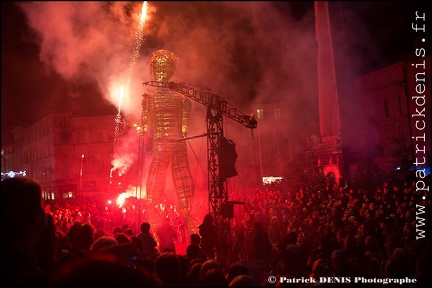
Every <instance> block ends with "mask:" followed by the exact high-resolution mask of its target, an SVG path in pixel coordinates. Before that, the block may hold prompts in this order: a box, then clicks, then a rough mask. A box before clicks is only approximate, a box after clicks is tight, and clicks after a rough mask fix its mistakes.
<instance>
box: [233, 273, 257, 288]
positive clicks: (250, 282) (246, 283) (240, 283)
mask: <svg viewBox="0 0 432 288" xmlns="http://www.w3.org/2000/svg"><path fill="white" fill-rule="evenodd" d="M228 287H259V286H258V284H257V282H256V281H255V279H254V278H253V277H252V276H250V275H245V274H243V275H238V276H237V277H235V278H234V279H233V280H232V281H231V282H229V284H228Z"/></svg>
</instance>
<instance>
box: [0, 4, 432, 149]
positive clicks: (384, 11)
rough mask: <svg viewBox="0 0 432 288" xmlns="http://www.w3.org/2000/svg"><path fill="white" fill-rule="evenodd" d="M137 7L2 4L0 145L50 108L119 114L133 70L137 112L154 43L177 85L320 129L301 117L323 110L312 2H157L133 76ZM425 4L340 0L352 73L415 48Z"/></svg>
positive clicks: (133, 111)
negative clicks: (172, 63) (268, 108)
mask: <svg viewBox="0 0 432 288" xmlns="http://www.w3.org/2000/svg"><path fill="white" fill-rule="evenodd" d="M142 3H143V2H125V1H123V2H39V1H36V2H7V1H6V2H2V3H1V13H2V15H1V19H2V20H1V21H2V30H1V37H2V44H1V45H2V46H1V49H2V53H1V57H2V59H1V65H2V70H1V77H2V85H1V87H2V88H1V93H2V94H1V95H2V96H1V97H2V103H1V106H2V107H1V108H2V126H1V129H2V146H3V145H5V144H7V143H10V142H11V140H12V139H11V134H10V131H11V130H12V129H14V128H15V127H16V126H18V125H28V124H29V123H32V122H33V121H37V120H39V119H41V118H42V117H44V116H45V115H47V114H48V113H51V112H54V111H66V110H69V111H70V110H72V111H73V112H74V113H75V115H77V116H92V115H93V116H97V115H104V114H108V113H111V114H115V113H116V111H117V110H116V109H117V103H118V102H116V101H117V98H116V96H115V94H116V93H117V92H116V91H118V87H119V86H120V85H121V83H125V81H126V77H127V75H129V77H130V97H129V98H127V99H126V100H125V102H124V106H123V107H124V108H123V109H124V112H125V113H126V114H127V115H129V116H130V117H131V118H134V119H138V118H139V114H140V112H141V111H140V106H141V105H140V104H141V96H142V94H143V93H144V92H145V89H146V88H145V87H143V85H142V83H143V82H145V81H149V80H150V78H149V71H148V62H149V59H150V58H151V53H152V52H153V51H155V50H157V49H168V50H171V51H173V52H174V53H175V54H176V55H177V56H178V57H179V59H178V69H177V73H176V77H177V78H175V79H173V80H174V81H178V82H185V83H186V84H188V85H190V86H192V87H196V88H200V89H210V91H212V92H213V93H216V94H218V95H220V96H221V97H222V98H224V99H226V100H228V101H229V102H230V103H231V104H233V105H234V106H236V107H238V108H239V109H240V110H241V111H244V112H246V113H248V112H249V111H250V109H252V108H254V107H255V106H254V103H256V102H266V101H271V100H272V99H273V100H274V99H278V101H280V102H281V101H286V106H287V107H290V108H289V109H291V110H289V111H288V113H291V114H292V119H291V120H292V121H290V125H291V126H290V128H291V129H296V127H298V129H310V130H316V129H317V123H316V120H317V119H318V117H317V116H312V117H301V115H296V114H295V111H302V115H307V114H310V115H315V114H316V111H317V108H316V97H317V92H316V89H315V88H316V79H315V78H316V71H315V69H316V67H315V65H316V42H315V36H314V29H315V28H314V15H313V2H307V1H306V2H304V1H302V2H282V3H280V2H244V1H240V2H230V1H228V2H157V1H156V2H150V3H149V8H148V9H149V10H148V18H147V20H146V22H145V24H144V27H143V33H142V35H143V38H142V45H141V46H140V49H139V57H138V58H137V61H136V63H134V68H133V70H132V72H130V71H131V70H128V69H130V67H131V66H130V65H131V62H132V60H131V59H132V58H133V57H132V54H133V49H134V48H133V47H134V45H135V43H136V37H135V32H136V30H137V24H138V20H139V19H138V17H139V13H140V12H141V8H142ZM425 5H426V4H425V3H424V2H421V4H420V2H413V1H394V2H390V1H382V2H379V1H378V2H365V1H359V2H351V1H350V2H340V9H342V11H343V13H344V16H345V21H346V22H345V23H346V29H347V35H349V36H348V39H347V41H348V42H349V43H350V44H351V50H350V51H351V53H352V55H351V57H352V59H353V65H354V66H353V70H354V73H355V74H356V75H361V74H363V73H366V72H367V71H370V70H372V69H375V68H377V67H380V66H383V65H386V64H389V63H392V62H394V61H397V60H400V59H402V58H404V57H405V56H407V55H408V56H409V55H412V54H413V53H414V52H413V51H414V47H415V37H417V35H415V33H414V32H413V31H412V30H411V24H410V23H411V22H412V21H413V18H414V11H415V10H420V11H424V12H426V11H427V10H426V8H425ZM341 30H342V29H341ZM338 32H340V31H337V32H335V33H338ZM338 36H339V35H336V37H338ZM128 71H129V73H130V74H128ZM311 79H312V80H311ZM311 81H312V83H311ZM298 95H301V97H299V96H298ZM255 108H256V107H255ZM196 109H198V110H199V109H200V108H199V107H197V108H196ZM308 111H310V113H307V112H308ZM193 128H194V127H192V130H193Z"/></svg>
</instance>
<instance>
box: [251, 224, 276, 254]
mask: <svg viewBox="0 0 432 288" xmlns="http://www.w3.org/2000/svg"><path fill="white" fill-rule="evenodd" d="M254 229H255V236H254V245H255V257H256V260H261V261H268V262H270V261H271V260H272V244H271V243H270V239H269V236H268V233H267V232H266V231H264V230H263V228H262V223H261V222H258V221H257V222H255V223H254Z"/></svg>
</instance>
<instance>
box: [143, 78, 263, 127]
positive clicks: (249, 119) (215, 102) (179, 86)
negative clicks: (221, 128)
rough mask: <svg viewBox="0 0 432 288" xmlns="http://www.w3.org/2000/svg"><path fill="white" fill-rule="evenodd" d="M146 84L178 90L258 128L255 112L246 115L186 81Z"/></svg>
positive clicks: (209, 106)
mask: <svg viewBox="0 0 432 288" xmlns="http://www.w3.org/2000/svg"><path fill="white" fill-rule="evenodd" d="M144 85H146V86H153V87H162V88H168V89H171V90H174V91H177V92H179V93H181V94H183V95H185V96H186V97H188V98H190V99H192V100H194V101H196V102H198V103H201V104H202V105H204V106H206V107H208V108H210V109H212V110H214V111H216V112H220V113H222V114H223V115H224V116H226V117H228V118H230V119H232V120H234V121H236V122H238V123H240V124H242V125H243V126H245V127H247V128H250V129H255V128H257V121H256V119H255V116H254V115H253V114H251V115H246V114H244V113H242V112H240V111H239V110H238V109H237V108H235V107H234V106H232V105H231V104H229V103H228V102H227V101H226V100H224V99H223V98H222V97H220V96H218V95H216V94H213V93H210V92H209V91H205V90H200V89H197V88H193V87H189V86H186V85H185V83H183V82H182V83H176V82H158V81H148V82H144Z"/></svg>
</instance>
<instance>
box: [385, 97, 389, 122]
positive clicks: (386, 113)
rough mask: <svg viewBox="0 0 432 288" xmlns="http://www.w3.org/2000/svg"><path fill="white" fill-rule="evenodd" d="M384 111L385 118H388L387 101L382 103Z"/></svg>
mask: <svg viewBox="0 0 432 288" xmlns="http://www.w3.org/2000/svg"><path fill="white" fill-rule="evenodd" d="M384 109H385V117H386V118H388V117H389V107H388V102H387V100H385V101H384Z"/></svg>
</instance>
